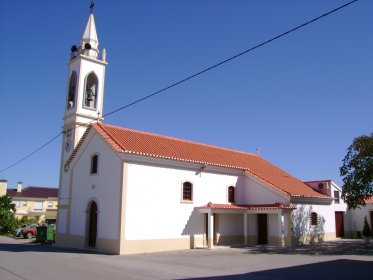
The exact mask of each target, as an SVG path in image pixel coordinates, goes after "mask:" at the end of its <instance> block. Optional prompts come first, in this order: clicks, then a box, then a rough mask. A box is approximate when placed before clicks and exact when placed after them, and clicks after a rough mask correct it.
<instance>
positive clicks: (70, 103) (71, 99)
mask: <svg viewBox="0 0 373 280" xmlns="http://www.w3.org/2000/svg"><path fill="white" fill-rule="evenodd" d="M75 92H76V72H75V71H73V72H72V73H71V76H70V82H69V93H68V95H67V109H71V108H74V106H75Z"/></svg>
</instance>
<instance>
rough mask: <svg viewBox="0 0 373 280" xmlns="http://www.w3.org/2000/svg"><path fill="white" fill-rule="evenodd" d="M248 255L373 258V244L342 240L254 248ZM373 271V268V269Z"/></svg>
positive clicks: (250, 249) (251, 248) (250, 248)
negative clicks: (355, 256)
mask: <svg viewBox="0 0 373 280" xmlns="http://www.w3.org/2000/svg"><path fill="white" fill-rule="evenodd" d="M246 253H247V254H285V255H297V254H298V255H320V256H338V255H357V256H373V243H370V244H364V243H363V241H362V240H340V241H331V242H324V243H321V244H310V245H302V246H294V247H277V246H254V247H249V248H248V251H247V252H246ZM372 269H373V267H372ZM372 279H373V278H372Z"/></svg>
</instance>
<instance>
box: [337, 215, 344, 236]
mask: <svg viewBox="0 0 373 280" xmlns="http://www.w3.org/2000/svg"><path fill="white" fill-rule="evenodd" d="M343 216H344V213H343V212H335V235H336V237H344V236H345V231H344V221H343Z"/></svg>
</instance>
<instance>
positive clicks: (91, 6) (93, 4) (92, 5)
mask: <svg viewBox="0 0 373 280" xmlns="http://www.w3.org/2000/svg"><path fill="white" fill-rule="evenodd" d="M94 6H95V2H93V1H91V5H90V6H89V8H90V9H91V14H93V7H94Z"/></svg>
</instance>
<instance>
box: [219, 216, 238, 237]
mask: <svg viewBox="0 0 373 280" xmlns="http://www.w3.org/2000/svg"><path fill="white" fill-rule="evenodd" d="M243 221H244V218H243V214H221V215H219V229H218V232H219V234H220V235H223V236H232V235H243V234H244V223H243Z"/></svg>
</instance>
